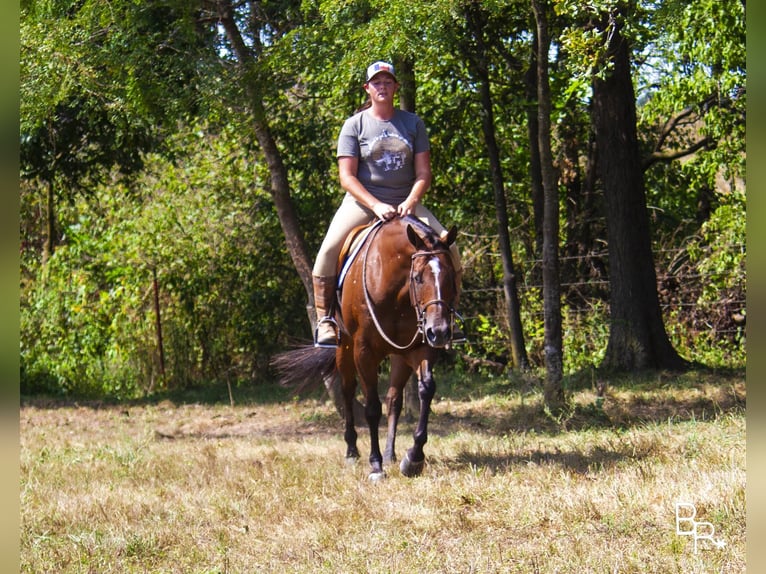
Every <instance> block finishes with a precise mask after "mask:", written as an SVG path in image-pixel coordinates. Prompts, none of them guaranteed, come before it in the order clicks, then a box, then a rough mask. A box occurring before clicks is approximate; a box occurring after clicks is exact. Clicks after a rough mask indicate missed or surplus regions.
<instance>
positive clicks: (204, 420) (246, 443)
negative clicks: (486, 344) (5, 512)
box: [20, 378, 745, 574]
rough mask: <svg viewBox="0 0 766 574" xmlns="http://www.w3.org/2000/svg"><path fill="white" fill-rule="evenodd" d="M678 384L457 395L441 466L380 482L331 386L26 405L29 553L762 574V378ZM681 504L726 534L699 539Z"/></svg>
mask: <svg viewBox="0 0 766 574" xmlns="http://www.w3.org/2000/svg"><path fill="white" fill-rule="evenodd" d="M667 383H669V384H667ZM672 383H673V381H672V380H671V381H669V382H666V383H663V384H655V385H651V386H650V387H647V388H644V389H643V390H641V389H639V390H633V391H628V390H620V389H611V388H610V389H608V390H607V392H606V395H605V397H604V399H603V400H604V402H603V404H602V405H601V406H600V407H598V406H596V404H597V403H596V399H597V397H596V395H595V394H594V392H593V391H592V390H590V389H589V390H585V391H578V392H577V393H575V395H574V399H575V405H576V407H575V408H573V410H572V412H571V413H570V414H569V416H567V417H564V418H562V419H561V420H558V421H551V419H550V418H547V417H545V416H544V415H542V414H541V413H540V410H541V409H540V397H539V393H538V392H535V391H530V392H528V393H525V394H522V393H520V392H511V393H504V394H493V395H489V396H485V397H474V398H472V399H463V400H456V399H449V398H442V399H441V400H439V401H437V402H436V403H435V404H434V408H433V410H434V415H433V418H432V421H433V424H432V427H431V430H432V433H431V435H430V440H429V443H428V445H427V450H426V456H427V457H428V465H427V466H426V469H425V472H424V475H423V476H422V477H420V478H417V479H406V478H405V477H403V476H401V475H400V474H399V471H398V469H396V468H392V469H390V470H389V478H388V480H386V481H383V482H382V483H377V484H373V483H370V482H369V481H368V480H367V464H366V462H361V463H359V464H358V465H356V466H352V467H346V466H344V464H343V453H344V452H345V445H344V443H343V440H342V427H341V424H340V422H339V421H338V419H337V417H336V415H335V414H334V412H333V410H332V407H331V406H330V405H328V404H325V403H324V402H321V401H317V400H303V401H291V402H290V401H288V402H284V403H278V404H255V403H253V404H249V405H245V406H237V407H234V408H232V407H228V406H220V405H213V406H210V405H200V404H173V403H170V402H165V403H161V404H158V405H131V406H129V407H124V406H123V407H113V406H98V405H92V406H77V405H68V406H67V405H60V404H55V403H47V404H45V403H40V402H28V403H26V404H24V405H23V406H22V409H21V413H20V419H21V433H20V436H21V513H22V515H21V526H22V534H21V569H22V571H23V572H57V573H58V572H98V573H108V572H152V573H154V572H183V573H202V572H210V573H212V572H216V573H219V572H220V573H234V572H237V573H240V572H242V573H250V572H280V573H281V572H310V573H315V572H327V573H339V572H344V573H345V572H348V573H351V572H353V573H358V572H379V573H383V572H461V573H463V572H484V573H486V572H519V573H534V572H542V573H552V572H561V573H564V572H572V573H575V572H576V573H583V572H600V573H614V572H621V573H625V572H636V573H638V572H641V573H647V572H657V573H663V574H666V573H669V572H684V573H686V572H727V573H731V572H744V571H745V416H744V400H745V387H744V380H743V379H742V378H735V379H734V380H732V378H727V379H710V378H708V379H705V380H704V381H703V380H701V381H700V382H699V383H698V384H690V383H688V382H687V383H685V384H684V385H683V386H682V387H680V388H674V385H673V384H672ZM411 430H412V429H411V427H410V426H409V425H406V424H405V425H403V428H402V429H401V431H400V440H399V443H398V444H399V448H398V450H399V453H400V454H401V453H402V452H403V449H404V448H406V447H408V446H409V443H410V440H411V439H410V437H409V433H410V432H411ZM366 436H367V435H366V432H364V431H362V432H361V433H360V449H361V450H362V452H363V453H364V452H365V451H366V450H367V444H366ZM679 501H686V502H690V503H693V504H694V505H695V506H696V509H697V517H696V520H698V521H706V522H710V523H711V524H713V525H714V527H715V530H716V537H717V538H720V539H722V540H723V541H725V543H726V546H725V547H724V548H722V549H719V548H715V547H712V548H705V549H700V550H699V552H697V553H696V554H695V553H694V551H693V545H692V540H691V539H690V538H689V537H682V536H678V535H677V534H676V531H675V527H676V524H675V503H676V502H679ZM700 542H701V546H702V545H705V541H700ZM708 546H709V545H708Z"/></svg>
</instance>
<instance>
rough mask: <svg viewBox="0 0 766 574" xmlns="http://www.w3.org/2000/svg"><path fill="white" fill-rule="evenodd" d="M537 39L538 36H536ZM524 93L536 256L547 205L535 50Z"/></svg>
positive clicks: (541, 249)
mask: <svg viewBox="0 0 766 574" xmlns="http://www.w3.org/2000/svg"><path fill="white" fill-rule="evenodd" d="M535 40H537V38H535ZM524 95H525V96H526V97H527V100H528V101H529V102H530V104H529V105H528V106H527V137H528V139H529V182H530V192H531V198H532V213H533V217H534V222H535V250H534V253H535V255H536V256H540V255H541V254H542V252H543V219H544V217H543V210H544V209H545V208H544V205H545V200H544V191H543V180H542V168H541V167H540V145H539V143H538V138H539V134H540V126H539V122H538V119H537V114H538V108H537V105H536V104H535V102H536V101H537V57H536V55H535V51H534V50H533V51H532V52H531V55H530V62H529V70H527V72H526V74H524Z"/></svg>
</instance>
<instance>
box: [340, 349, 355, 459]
mask: <svg viewBox="0 0 766 574" xmlns="http://www.w3.org/2000/svg"><path fill="white" fill-rule="evenodd" d="M338 353H339V358H338V372H339V373H340V376H341V388H342V391H343V411H344V412H343V414H344V418H345V421H346V428H345V432H344V434H343V438H344V439H345V441H346V462H347V463H351V462H356V460H358V459H359V449H358V448H357V447H356V436H357V435H356V428H355V426H354V395H355V393H356V372H355V368H354V363H353V360H352V359H351V358H350V357H349V355H350V353H348V352H347V351H346V350H345V349H343V348H340V349H339V350H338Z"/></svg>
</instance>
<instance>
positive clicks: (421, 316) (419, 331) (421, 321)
mask: <svg viewBox="0 0 766 574" xmlns="http://www.w3.org/2000/svg"><path fill="white" fill-rule="evenodd" d="M380 227H381V226H378V227H376V228H375V229H374V230H373V232H372V233H371V234H370V236H369V237H368V238H367V246H366V248H365V250H364V257H363V258H362V291H364V302H365V303H366V304H367V309H369V311H370V317H372V322H373V323H374V324H375V328H376V329H377V330H378V334H379V335H380V336H381V337H383V340H384V341H385V342H386V343H388V344H389V345H391V346H392V347H394V348H395V349H398V350H400V351H403V350H405V349H407V348H409V347H411V346H412V345H413V344H414V343H415V341H417V339H418V335H420V342H421V343H424V342H426V334H425V331H424V329H423V326H424V325H425V317H426V309H428V308H429V307H430V306H431V305H446V306H448V307H449V309H450V314H452V313H453V312H454V310H453V309H452V307H451V306H450V305H449V304H448V303H447V302H446V301H444V300H443V299H433V300H431V301H429V302H428V303H426V304H425V305H423V306H422V307H421V306H420V303H419V302H418V300H417V297H416V296H415V282H414V281H413V272H414V263H415V259H416V258H417V257H433V256H435V255H439V254H442V253H449V252H448V251H447V250H445V249H436V250H433V251H416V252H415V253H413V254H412V256H411V257H410V261H411V263H410V274H409V280H408V281H409V289H410V303H411V304H412V307H413V308H414V309H415V314H416V315H417V327H416V328H415V334H414V335H413V336H412V340H411V341H410V342H409V343H407V344H406V345H404V346H401V345H398V344H396V343H395V342H394V341H392V340H391V338H390V337H389V336H388V335H386V333H385V332H384V331H383V327H382V326H381V324H380V321H378V317H377V316H376V315H375V308H374V306H373V303H372V300H371V299H370V292H369V291H368V289H367V254H368V253H369V251H370V245H372V242H373V240H374V239H375V237H376V236H377V234H378V231H380Z"/></svg>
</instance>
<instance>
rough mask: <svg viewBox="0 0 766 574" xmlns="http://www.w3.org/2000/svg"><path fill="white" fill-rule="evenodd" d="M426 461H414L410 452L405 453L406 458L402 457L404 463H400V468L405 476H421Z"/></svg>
mask: <svg viewBox="0 0 766 574" xmlns="http://www.w3.org/2000/svg"><path fill="white" fill-rule="evenodd" d="M425 464H426V461H425V459H424V460H419V461H412V460H410V455H409V453H407V454H405V455H404V458H403V459H402V464H401V465H399V470H400V471H401V472H402V474H403V475H404V476H407V477H413V476H420V475H421V474H422V472H423V467H424V466H425Z"/></svg>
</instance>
